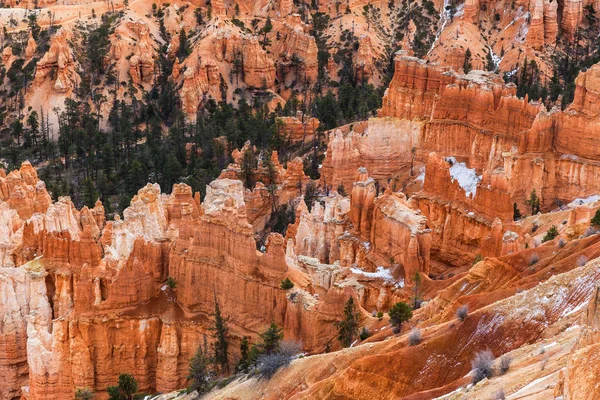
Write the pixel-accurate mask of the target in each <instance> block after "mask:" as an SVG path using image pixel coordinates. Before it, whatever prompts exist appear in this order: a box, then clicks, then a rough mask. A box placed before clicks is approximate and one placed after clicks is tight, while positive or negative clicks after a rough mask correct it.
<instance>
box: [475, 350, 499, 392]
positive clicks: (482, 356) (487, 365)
mask: <svg viewBox="0 0 600 400" xmlns="http://www.w3.org/2000/svg"><path fill="white" fill-rule="evenodd" d="M493 365H494V355H493V354H492V352H491V351H489V350H485V351H480V352H477V353H476V354H475V358H474V359H473V361H472V362H471V371H472V372H473V384H475V383H477V382H479V381H481V380H483V379H485V378H491V377H492V376H493V375H494V369H493Z"/></svg>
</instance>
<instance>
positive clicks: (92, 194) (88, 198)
mask: <svg viewBox="0 0 600 400" xmlns="http://www.w3.org/2000/svg"><path fill="white" fill-rule="evenodd" d="M96 200H98V191H97V190H96V187H95V186H94V181H92V179H91V178H86V179H85V180H84V181H83V202H84V204H85V205H86V206H88V207H89V208H93V207H94V206H95V204H96Z"/></svg>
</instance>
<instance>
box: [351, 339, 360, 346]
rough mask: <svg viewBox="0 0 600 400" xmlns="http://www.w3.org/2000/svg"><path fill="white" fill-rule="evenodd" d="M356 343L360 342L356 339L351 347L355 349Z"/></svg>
mask: <svg viewBox="0 0 600 400" xmlns="http://www.w3.org/2000/svg"><path fill="white" fill-rule="evenodd" d="M356 342H358V339H356V340H355V341H354V342H352V344H351V345H350V347H354V345H355V344H356Z"/></svg>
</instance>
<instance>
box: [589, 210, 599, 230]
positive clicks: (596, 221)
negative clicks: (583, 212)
mask: <svg viewBox="0 0 600 400" xmlns="http://www.w3.org/2000/svg"><path fill="white" fill-rule="evenodd" d="M590 222H591V224H592V225H594V226H595V227H600V209H598V210H596V213H595V214H594V217H593V218H592V220H591V221H590Z"/></svg>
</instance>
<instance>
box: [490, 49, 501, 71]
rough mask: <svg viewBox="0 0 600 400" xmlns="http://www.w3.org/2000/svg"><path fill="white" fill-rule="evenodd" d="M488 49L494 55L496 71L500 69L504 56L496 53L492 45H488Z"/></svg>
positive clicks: (493, 60)
mask: <svg viewBox="0 0 600 400" xmlns="http://www.w3.org/2000/svg"><path fill="white" fill-rule="evenodd" d="M488 49H489V51H490V55H491V56H492V62H493V63H494V71H498V69H499V68H500V63H501V62H502V57H500V56H498V55H497V54H496V53H494V49H492V46H488Z"/></svg>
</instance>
